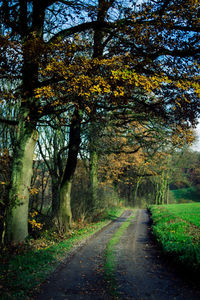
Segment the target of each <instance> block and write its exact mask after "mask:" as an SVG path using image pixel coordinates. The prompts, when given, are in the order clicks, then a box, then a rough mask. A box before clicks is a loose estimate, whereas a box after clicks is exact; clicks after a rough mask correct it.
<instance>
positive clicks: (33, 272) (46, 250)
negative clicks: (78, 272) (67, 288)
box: [0, 207, 125, 300]
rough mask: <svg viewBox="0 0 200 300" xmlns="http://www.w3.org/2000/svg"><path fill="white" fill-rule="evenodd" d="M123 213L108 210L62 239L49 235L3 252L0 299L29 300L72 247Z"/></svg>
mask: <svg viewBox="0 0 200 300" xmlns="http://www.w3.org/2000/svg"><path fill="white" fill-rule="evenodd" d="M124 210H125V209H124V208H121V207H120V208H119V207H113V208H110V209H108V210H107V211H105V212H104V213H103V214H102V215H101V216H100V217H99V220H98V221H97V222H95V223H90V224H82V225H79V226H78V224H76V226H75V228H74V229H73V230H72V231H71V232H70V233H68V235H66V236H63V237H59V236H58V235H57V234H56V233H55V232H49V231H48V232H46V233H44V235H43V236H41V237H40V239H37V240H31V239H30V240H28V241H27V242H26V243H24V244H21V245H18V246H15V247H12V248H7V249H4V251H3V252H2V253H1V254H0V299H2V300H3V299H20V300H21V299H28V296H31V295H32V293H33V291H34V289H36V288H37V286H38V285H40V284H41V283H42V282H43V281H44V280H45V279H46V278H47V276H48V275H49V274H50V273H51V272H52V271H53V270H54V269H55V268H56V267H57V266H58V264H59V263H60V262H61V261H62V260H63V259H64V258H65V257H66V255H67V253H68V252H69V251H71V250H72V249H73V247H75V246H76V245H77V244H79V243H80V242H81V241H82V240H84V239H86V238H88V237H90V236H91V235H93V234H94V233H95V232H97V231H99V230H100V229H101V228H103V227H104V226H105V225H107V224H108V223H109V222H110V220H114V219H116V218H117V217H119V216H120V215H121V213H122V212H123V211H124Z"/></svg>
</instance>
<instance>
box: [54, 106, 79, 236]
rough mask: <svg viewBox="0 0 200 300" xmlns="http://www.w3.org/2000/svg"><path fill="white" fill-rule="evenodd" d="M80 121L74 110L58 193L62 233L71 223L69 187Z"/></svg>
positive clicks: (77, 150) (75, 161)
mask: <svg viewBox="0 0 200 300" xmlns="http://www.w3.org/2000/svg"><path fill="white" fill-rule="evenodd" d="M81 120H82V113H81V111H80V110H79V109H78V108H76V109H75V112H74V115H73V118H72V122H71V126H70V135H69V151H68V158H67V164H66V167H65V171H64V175H63V178H62V182H61V186H60V193H59V202H60V203H59V209H58V222H59V228H60V230H61V231H62V232H63V233H64V232H67V231H68V230H69V229H70V228H71V222H72V212H71V186H72V180H73V176H74V172H75V170H76V165H77V157H78V152H79V147H80V142H81V137H80V133H81Z"/></svg>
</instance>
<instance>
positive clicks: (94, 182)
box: [90, 150, 98, 210]
mask: <svg viewBox="0 0 200 300" xmlns="http://www.w3.org/2000/svg"><path fill="white" fill-rule="evenodd" d="M97 191H98V154H97V152H96V151H95V150H91V152H90V197H91V205H90V209H91V210H94V209H95V208H96V206H97V198H98V195H97Z"/></svg>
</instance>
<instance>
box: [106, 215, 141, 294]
mask: <svg viewBox="0 0 200 300" xmlns="http://www.w3.org/2000/svg"><path fill="white" fill-rule="evenodd" d="M134 216H135V215H131V216H130V217H129V218H128V219H127V220H126V221H125V222H124V223H123V224H122V225H121V227H120V228H119V229H118V230H117V231H116V232H115V234H114V235H113V237H112V238H111V239H110V241H109V242H108V245H107V248H106V254H105V264H104V272H105V280H106V283H107V290H108V293H109V294H110V295H111V296H113V297H117V285H116V281H115V276H114V273H115V271H116V267H117V262H116V259H115V251H114V247H115V245H116V244H117V243H118V242H119V239H120V237H121V236H122V235H123V233H124V232H125V230H126V229H127V228H128V227H129V225H130V223H131V220H132V219H133V218H134Z"/></svg>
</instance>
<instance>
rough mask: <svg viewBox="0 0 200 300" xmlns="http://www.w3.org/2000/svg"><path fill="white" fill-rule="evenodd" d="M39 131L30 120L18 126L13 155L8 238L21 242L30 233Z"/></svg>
mask: <svg viewBox="0 0 200 300" xmlns="http://www.w3.org/2000/svg"><path fill="white" fill-rule="evenodd" d="M37 139H38V133H37V131H36V130H34V128H33V126H32V125H31V124H30V122H28V121H21V122H20V124H19V127H18V136H17V143H16V149H15V153H14V157H13V168H12V175H11V189H10V192H9V207H8V210H7V226H6V240H7V242H14V243H17V242H21V241H23V240H24V239H25V238H26V237H27V235H28V205H29V189H30V184H31V177H32V165H33V155H34V148H35V144H36V142H37Z"/></svg>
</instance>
